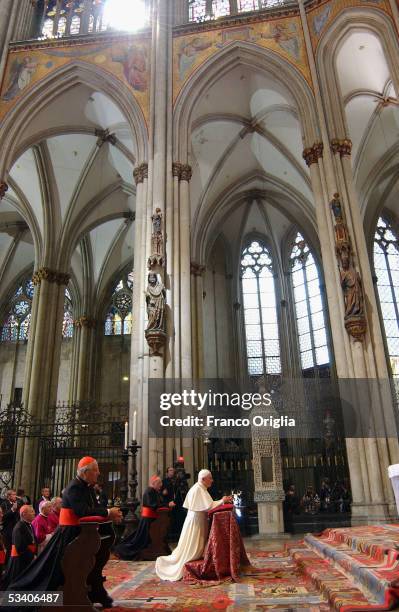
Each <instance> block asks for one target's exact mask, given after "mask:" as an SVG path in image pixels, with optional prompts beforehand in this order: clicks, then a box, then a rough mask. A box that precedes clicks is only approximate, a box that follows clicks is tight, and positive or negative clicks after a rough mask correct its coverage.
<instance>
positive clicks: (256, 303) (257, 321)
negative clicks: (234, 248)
mask: <svg viewBox="0 0 399 612" xmlns="http://www.w3.org/2000/svg"><path fill="white" fill-rule="evenodd" d="M241 283H242V296H243V303H244V323H245V337H246V346H247V362H248V373H249V375H250V376H251V377H252V376H254V377H257V376H262V375H264V374H281V359H280V339H279V330H278V322H277V308H276V293H275V286H274V274H273V263H272V259H271V256H270V253H269V251H268V249H267V247H266V245H264V244H263V243H261V242H260V241H258V240H253V241H252V242H251V243H250V244H249V245H248V246H247V247H246V248H245V249H244V250H243V252H242V255H241Z"/></svg>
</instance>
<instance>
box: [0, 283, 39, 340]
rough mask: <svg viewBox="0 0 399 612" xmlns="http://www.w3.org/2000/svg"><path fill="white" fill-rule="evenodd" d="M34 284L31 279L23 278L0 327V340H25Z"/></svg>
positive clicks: (27, 332) (27, 333) (27, 334)
mask: <svg viewBox="0 0 399 612" xmlns="http://www.w3.org/2000/svg"><path fill="white" fill-rule="evenodd" d="M33 292H34V285H33V282H32V280H31V279H27V280H25V281H24V282H23V283H22V284H21V285H20V286H19V287H18V289H17V291H16V292H15V294H14V297H13V298H12V300H11V305H10V309H9V311H8V314H7V316H6V318H5V320H4V322H3V325H2V327H1V341H2V342H16V341H17V340H27V339H28V336H29V327H30V320H31V309H32V298H33Z"/></svg>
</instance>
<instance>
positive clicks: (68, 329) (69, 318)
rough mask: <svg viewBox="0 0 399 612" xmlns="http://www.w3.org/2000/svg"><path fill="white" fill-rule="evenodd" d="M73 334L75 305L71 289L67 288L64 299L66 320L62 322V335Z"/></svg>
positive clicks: (68, 335)
mask: <svg viewBox="0 0 399 612" xmlns="http://www.w3.org/2000/svg"><path fill="white" fill-rule="evenodd" d="M72 336H73V306H72V298H71V294H70V293H69V289H65V299H64V320H63V322H62V337H63V338H72Z"/></svg>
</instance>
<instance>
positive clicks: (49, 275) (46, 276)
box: [32, 268, 71, 285]
mask: <svg viewBox="0 0 399 612" xmlns="http://www.w3.org/2000/svg"><path fill="white" fill-rule="evenodd" d="M70 278H71V276H70V275H69V274H67V273H65V272H58V270H50V268H39V269H38V270H36V272H34V273H33V276H32V282H33V284H34V285H40V283H41V282H42V280H46V281H47V282H49V283H57V285H67V284H68V283H69V281H70Z"/></svg>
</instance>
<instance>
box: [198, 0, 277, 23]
mask: <svg viewBox="0 0 399 612" xmlns="http://www.w3.org/2000/svg"><path fill="white" fill-rule="evenodd" d="M286 3H287V0H188V12H189V21H197V22H201V21H207V20H209V19H217V18H218V17H223V16H225V15H233V14H235V13H249V12H251V11H258V10H260V9H266V8H271V7H274V6H279V5H284V4H286Z"/></svg>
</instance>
